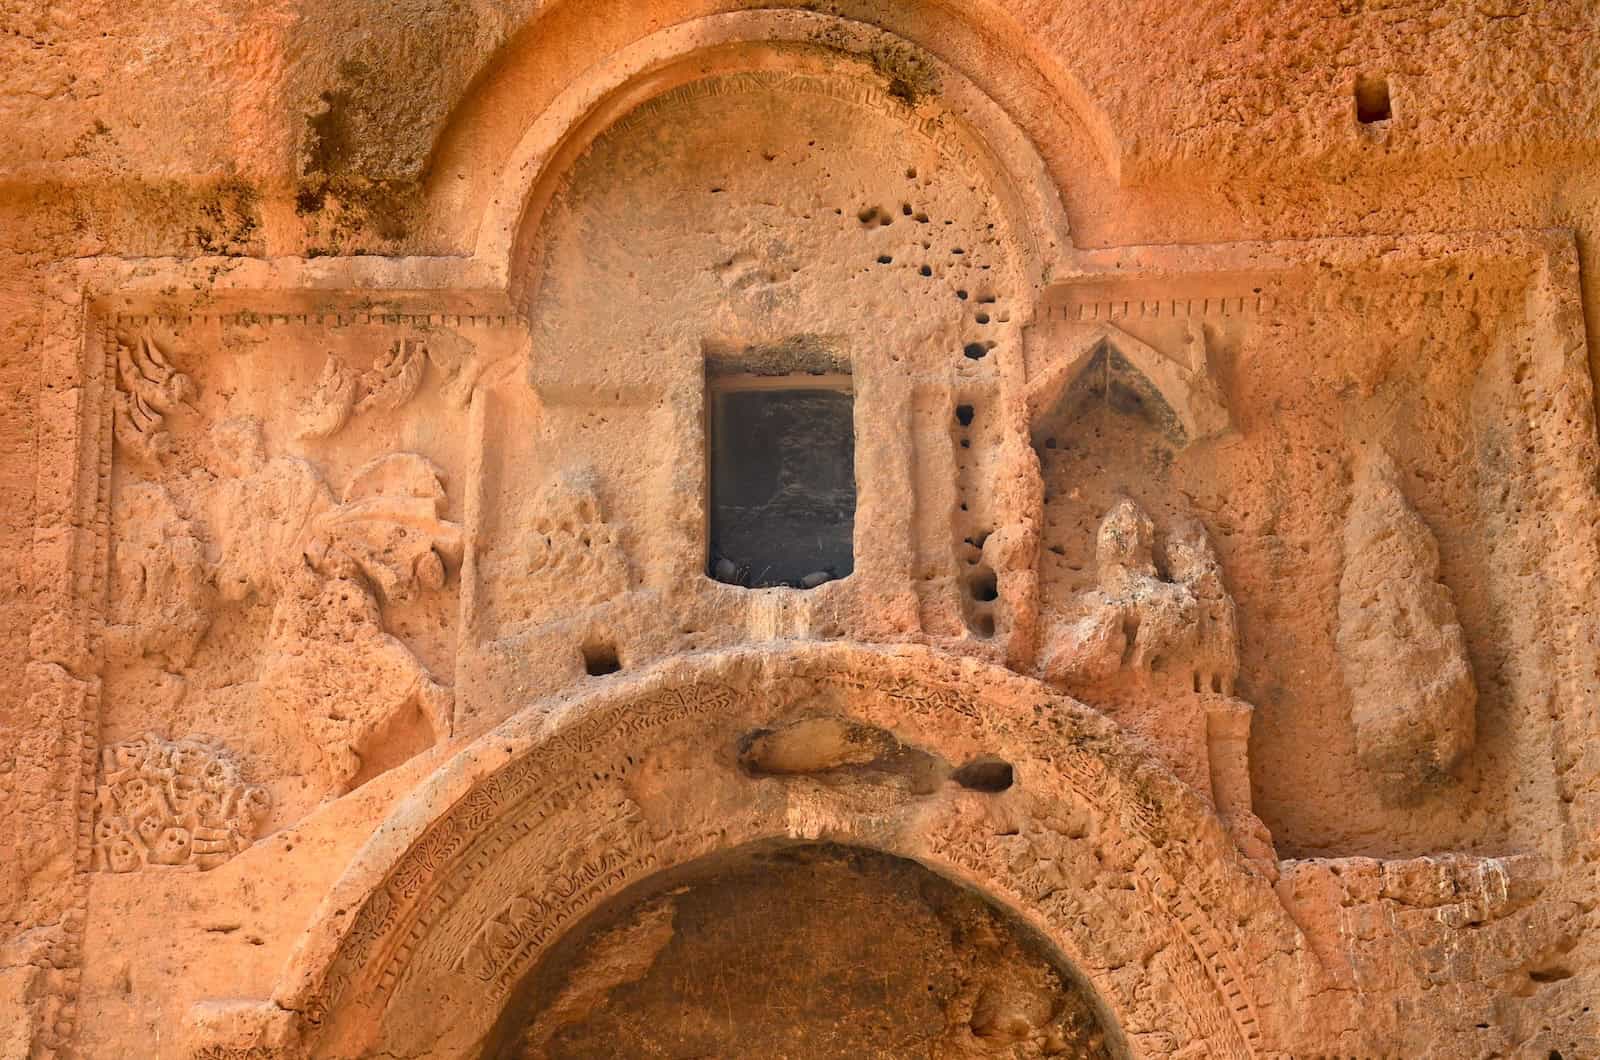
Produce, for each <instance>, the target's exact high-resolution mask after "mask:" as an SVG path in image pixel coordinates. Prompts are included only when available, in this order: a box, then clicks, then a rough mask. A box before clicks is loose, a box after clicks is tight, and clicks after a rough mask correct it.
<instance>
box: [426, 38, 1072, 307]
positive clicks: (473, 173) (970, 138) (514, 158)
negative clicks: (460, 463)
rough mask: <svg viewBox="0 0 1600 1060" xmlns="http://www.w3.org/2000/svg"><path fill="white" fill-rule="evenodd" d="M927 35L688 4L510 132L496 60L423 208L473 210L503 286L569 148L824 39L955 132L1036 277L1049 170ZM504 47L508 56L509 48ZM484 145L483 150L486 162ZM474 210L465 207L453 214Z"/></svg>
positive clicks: (938, 131)
mask: <svg viewBox="0 0 1600 1060" xmlns="http://www.w3.org/2000/svg"><path fill="white" fill-rule="evenodd" d="M934 43H935V42H934V41H922V40H920V39H918V40H913V39H910V38H907V37H902V36H899V35H897V34H896V33H894V32H891V31H889V30H886V29H883V28H880V27H878V26H876V25H872V24H868V23H866V22H858V21H853V20H851V19H848V18H841V17H838V16H834V15H825V14H820V13H817V12H814V11H802V10H790V9H781V8H763V9H758V10H749V11H730V12H723V13H716V14H705V15H702V16H701V17H691V18H686V19H685V20H684V21H682V22H678V23H675V24H670V25H668V26H666V27H665V28H661V29H658V30H655V31H654V32H651V33H648V34H646V35H644V36H642V37H640V38H638V39H636V40H633V41H631V42H629V43H627V44H625V45H623V46H621V47H619V48H618V49H616V50H615V51H612V52H610V53H608V54H606V55H604V56H603V57H601V58H600V59H599V60H598V61H597V62H594V63H593V64H592V65H590V66H588V67H587V68H586V69H585V70H584V71H583V72H582V73H581V75H579V76H576V77H574V78H573V79H572V80H571V81H570V82H569V83H568V84H566V85H565V86H564V87H563V88H562V90H561V91H560V92H559V93H556V94H555V95H554V96H553V97H552V98H550V99H548V100H547V101H545V103H544V105H542V106H540V107H538V108H536V109H535V110H534V111H533V112H532V114H531V116H529V117H527V118H526V119H525V122H526V124H524V125H523V126H522V127H520V128H518V129H516V130H515V132H514V138H511V137H513V132H512V130H510V129H509V128H507V127H505V124H504V120H503V117H499V116H496V115H495V114H494V112H495V111H496V110H499V111H502V112H503V111H506V110H508V109H509V110H516V109H517V108H518V106H519V105H520V101H519V100H517V99H513V98H509V97H510V96H512V95H515V93H516V87H515V86H516V85H517V83H518V78H517V77H516V76H514V74H513V73H512V72H510V71H506V72H504V73H503V74H502V76H500V77H496V78H487V79H485V81H484V84H483V86H482V87H481V88H480V91H479V96H480V97H481V98H475V99H474V100H473V101H471V102H470V103H469V104H467V105H465V106H464V107H463V108H462V113H461V114H459V115H458V116H457V119H456V120H455V122H454V123H453V124H452V126H451V128H450V129H449V130H447V132H446V134H445V135H444V136H443V138H442V140H441V146H440V148H439V149H438V152H437V157H436V159H435V164H434V166H433V175H432V177H431V178H430V188H431V189H432V190H431V192H430V206H429V210H428V212H429V213H430V215H432V216H433V218H434V224H436V225H438V226H441V227H442V228H461V227H462V226H463V224H471V226H472V227H473V229H474V234H473V235H472V236H471V237H470V238H471V253H472V256H473V258H474V260H475V261H476V262H477V263H478V264H479V265H480V266H481V267H482V268H484V269H485V270H487V273H488V274H489V275H492V276H493V277H494V280H493V281H492V282H494V283H496V284H505V285H507V286H510V287H513V288H514V287H515V286H516V283H517V281H518V278H517V277H515V276H513V272H514V266H513V264H512V263H513V261H514V260H515V257H516V248H517V246H518V245H519V243H520V242H521V241H523V240H524V239H525V238H526V234H527V233H526V230H527V229H528V228H529V227H530V220H531V221H534V222H536V221H537V218H538V217H539V214H540V212H541V210H542V209H543V205H544V203H545V202H547V201H548V198H549V196H550V194H551V193H552V192H553V190H554V189H555V187H556V186H557V185H558V184H559V181H560V179H561V176H562V174H563V173H564V172H565V171H566V170H567V168H568V167H569V166H570V164H571V161H572V159H573V158H575V157H576V156H577V155H578V154H580V153H581V152H582V151H583V150H584V148H585V147H586V146H587V145H588V144H589V143H590V142H591V141H592V140H593V138H594V137H595V136H597V135H598V134H599V133H601V132H603V131H604V130H605V129H606V128H608V127H610V126H611V125H612V124H613V123H614V122H616V121H617V120H618V119H620V118H622V117H623V116H625V115H626V114H628V113H629V112H630V111H632V110H634V109H636V108H638V107H639V106H640V105H641V104H642V103H645V102H646V101H648V100H650V99H652V98H654V97H658V96H660V95H663V94H665V93H667V92H670V91H672V90H673V89H675V88H678V87H681V86H683V85H685V84H688V83H690V82H693V81H696V80H703V79H704V78H706V77H708V76H714V75H717V74H724V75H725V74H732V73H738V72H741V71H763V72H766V73H768V74H771V73H774V72H777V71H783V70H790V71H794V72H803V71H805V70H806V69H807V67H808V66H814V65H815V64H814V63H813V64H808V63H807V62H806V61H805V60H804V58H803V57H802V53H803V52H804V51H805V50H808V49H810V50H816V49H825V50H826V51H827V52H829V53H830V55H831V63H830V65H831V69H830V70H829V71H828V75H829V76H830V77H831V78H832V79H834V80H836V81H839V82H841V83H850V84H854V85H856V86H858V88H857V90H858V91H859V92H860V93H861V94H862V96H863V98H865V96H866V95H868V94H871V93H873V92H876V93H878V94H880V95H882V94H883V93H884V92H885V91H887V92H888V93H889V94H891V95H894V96H895V97H896V98H903V100H904V102H905V107H904V110H905V117H906V120H907V121H908V122H910V123H912V124H915V125H916V126H917V127H918V128H919V129H920V130H922V131H924V132H928V133H930V134H933V135H936V136H940V137H945V138H948V139H950V140H951V141H952V142H957V141H958V142H959V147H960V149H961V150H963V151H964V152H966V153H967V154H968V155H969V156H970V158H971V159H972V160H973V161H975V162H977V163H978V164H979V165H980V166H982V167H983V168H984V170H985V171H986V173H985V175H986V177H987V178H988V179H989V181H990V183H991V185H992V186H993V187H995V188H996V189H997V192H998V195H999V198H1000V200H1001V206H1002V208H1003V210H1004V211H1005V212H1006V213H1007V214H1008V216H1009V219H1010V221H1011V227H1012V228H1013V229H1014V231H1016V232H1017V233H1018V234H1019V236H1020V237H1021V238H1022V239H1023V240H1024V241H1025V242H1026V243H1027V244H1028V246H1029V249H1030V251H1031V253H1030V254H1029V258H1030V261H1029V265H1030V269H1029V271H1030V273H1031V274H1032V277H1033V279H1034V281H1035V283H1036V284H1041V283H1042V282H1043V280H1044V278H1045V277H1046V276H1047V275H1048V273H1049V270H1050V268H1051V266H1052V265H1053V264H1054V263H1055V261H1056V260H1057V257H1058V256H1059V255H1060V254H1061V253H1062V252H1063V251H1065V250H1068V249H1069V248H1070V239H1069V236H1068V222H1067V217H1066V211H1065V209H1064V208H1063V206H1062V203H1061V198H1060V194H1059V191H1058V182H1057V181H1056V180H1055V179H1054V178H1053V177H1052V175H1051V173H1050V171H1049V168H1048V167H1047V165H1046V163H1045V160H1044V158H1043V157H1042V156H1041V154H1040V153H1039V151H1038V150H1037V148H1036V147H1035V145H1034V143H1033V142H1032V140H1030V138H1029V136H1028V135H1027V134H1025V133H1024V132H1023V131H1022V129H1021V127H1020V126H1019V125H1018V124H1017V122H1016V121H1015V120H1013V118H1012V116H1011V114H1010V113H1009V112H1008V111H1007V110H1006V109H1004V108H1003V107H1002V106H1000V105H999V104H998V103H997V102H996V101H995V100H994V99H993V98H991V96H990V95H988V94H987V93H986V92H984V91H983V90H982V89H981V88H979V87H978V86H977V85H976V84H974V83H973V81H972V80H970V79H969V78H968V77H967V76H966V75H965V74H964V73H962V72H961V70H959V69H958V68H957V67H955V66H954V65H951V64H950V63H948V62H946V61H945V60H943V59H942V58H940V57H939V56H938V54H937V50H936V49H935V48H934V47H933V44H934ZM502 61H503V63H506V64H511V65H515V64H516V62H517V59H516V56H515V55H511V56H507V57H505V58H504V59H503V60H502ZM528 61H531V60H528ZM908 68H914V69H915V70H916V71H917V72H918V76H919V78H921V79H923V80H921V81H920V82H919V84H918V86H917V90H918V93H917V95H916V96H914V97H913V96H912V95H910V94H909V93H905V92H904V91H903V89H904V82H903V79H902V77H901V73H902V71H904V70H906V69H908ZM924 90H925V91H924ZM491 101H493V105H492V106H491ZM486 157H488V158H491V159H494V164H492V165H490V166H488V167H485V165H484V162H485V159H486ZM485 181H487V182H489V183H488V185H487V186H484V185H483V182H485ZM474 210H476V211H478V216H477V219H476V220H475V221H474V222H465V221H464V219H463V218H464V215H466V214H468V213H470V212H472V211H474ZM452 218H455V220H452Z"/></svg>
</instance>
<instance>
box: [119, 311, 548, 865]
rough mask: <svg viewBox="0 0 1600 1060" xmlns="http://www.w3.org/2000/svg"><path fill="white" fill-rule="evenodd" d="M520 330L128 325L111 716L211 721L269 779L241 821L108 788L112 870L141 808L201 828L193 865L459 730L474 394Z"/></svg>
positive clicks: (253, 775)
mask: <svg viewBox="0 0 1600 1060" xmlns="http://www.w3.org/2000/svg"><path fill="white" fill-rule="evenodd" d="M521 334H522V329H521V328H520V326H518V324H517V322H516V320H515V319H514V318H508V317H504V316H499V315H486V314H478V315H472V314H463V315H459V316H458V315H450V316H448V317H447V316H444V315H440V314H432V315H429V314H416V313H395V314H389V315H382V314H372V313H370V312H339V311H327V312H321V313H262V312H259V311H257V310H254V309H249V310H241V311H239V312H232V313H216V314H207V315H198V314H196V315H186V316H183V317H154V316H144V315H136V314H127V315H123V316H121V317H119V318H117V319H116V320H115V321H114V323H113V324H112V326H111V327H110V329H109V333H108V345H109V346H110V349H109V351H108V356H109V357H110V359H111V363H112V364H113V365H114V367H115V376H116V382H117V397H116V402H115V413H114V439H115V444H114V453H113V461H112V481H111V509H110V522H111V545H110V549H109V551H110V556H109V562H110V568H111V579H110V587H109V589H110V591H109V600H108V604H107V607H108V624H107V639H106V646H107V655H108V660H109V665H108V667H107V670H106V674H105V680H106V689H107V695H106V705H105V708H104V711H103V715H102V719H101V725H102V732H103V733H104V737H105V739H107V740H108V741H112V742H115V741H117V740H123V739H127V738H130V737H132V736H133V734H136V733H143V732H145V731H146V730H149V729H154V730H156V731H157V732H162V733H168V734H171V735H172V737H174V738H187V736H188V735H191V734H198V733H213V734H216V735H218V736H220V737H222V738H223V739H225V740H226V742H227V744H228V748H229V751H228V754H229V757H228V758H227V759H226V770H227V771H228V772H229V773H230V775H232V774H238V775H240V776H242V777H245V778H248V781H249V783H250V784H253V785H256V787H251V788H249V789H248V790H249V791H251V792H257V793H259V794H256V795H252V796H251V800H252V801H251V802H250V807H251V811H250V813H248V814H246V815H245V816H244V817H243V818H240V820H239V821H238V822H234V823H231V824H228V825H227V826H226V827H224V825H223V824H222V823H220V820H212V818H213V817H216V814H208V813H206V812H196V813H194V814H190V815H189V816H191V817H194V818H195V819H194V820H187V818H185V817H184V813H183V812H182V811H180V810H179V809H178V808H177V807H173V806H171V805H170V803H171V798H170V796H168V797H165V799H166V801H165V802H161V800H159V799H158V800H156V801H157V802H158V803H161V809H160V811H159V812H156V811H155V810H148V809H139V808H135V809H129V808H128V806H126V805H125V804H126V803H129V802H139V801H140V799H138V798H133V797H132V796H128V795H126V794H125V793H124V787H125V785H126V783H135V784H137V785H138V786H139V787H140V790H141V791H143V790H144V789H146V788H148V787H151V784H150V782H149V778H141V779H139V780H136V781H128V782H120V781H119V782H117V783H111V784H109V786H108V787H106V788H104V789H103V791H104V795H103V798H102V802H103V803H104V806H103V810H102V815H101V818H100V819H101V821H102V824H101V825H100V826H99V827H101V828H102V830H104V831H105V832H106V835H105V836H104V837H102V839H103V842H102V845H101V848H100V849H102V850H103V851H104V854H103V858H104V859H107V860H108V861H109V860H114V861H115V862H116V865H115V866H114V867H116V868H117V870H118V871H122V870H123V868H124V863H125V862H127V861H128V859H129V857H130V856H131V855H130V854H129V853H127V849H128V843H126V842H123V841H122V840H119V839H118V838H117V836H120V835H123V834H124V833H126V834H127V835H128V836H130V837H133V838H134V839H138V838H140V837H141V833H140V832H139V829H140V827H141V826H143V827H147V828H154V827H155V825H153V824H149V825H143V824H142V823H143V822H151V821H158V822H159V823H160V824H161V827H162V828H164V829H166V831H164V832H163V833H162V835H163V836H169V837H170V835H171V834H175V833H174V832H173V830H174V829H187V831H188V832H190V833H192V834H193V836H194V837H195V839H194V842H195V843H196V844H197V845H196V846H195V848H194V849H195V854H194V859H195V861H196V862H197V863H198V862H201V861H204V860H206V859H207V858H214V857H215V853H216V852H214V851H212V850H211V848H210V847H209V846H208V847H205V848H204V851H202V849H201V846H200V845H198V844H202V843H213V844H215V843H222V845H223V847H227V848H228V849H229V850H232V849H233V848H234V847H233V846H230V845H229V844H234V845H236V843H237V836H238V835H241V834H243V831H242V830H248V831H250V832H251V833H252V834H254V833H255V832H259V831H261V830H270V829H272V828H276V827H280V826H282V825H283V824H285V823H287V822H290V821H293V820H294V819H296V818H297V817H299V816H301V815H302V814H304V813H305V812H307V811H308V810H309V809H311V808H312V807H314V806H315V805H316V803H317V802H318V801H319V800H322V799H324V798H330V797H334V796H337V795H339V794H341V793H342V792H344V791H346V790H348V789H349V788H350V787H351V786H352V785H353V784H355V783H358V782H361V781H363V780H365V779H368V778H370V777H371V776H374V775H376V774H377V773H379V772H382V771H383V770H385V769H387V768H390V767H392V766H394V765H396V764H398V763H399V762H401V761H404V760H405V758H407V757H409V756H410V755H411V754H414V753H416V752H417V751H420V750H423V749H425V748H427V747H428V746H430V745H431V744H434V743H436V742H438V741H440V740H443V739H446V738H448V736H449V735H450V733H451V732H452V730H453V726H454V723H455V696H454V691H453V686H454V683H455V674H454V666H455V659H456V650H455V648H456V638H457V633H458V630H459V628H460V619H459V613H460V607H461V592H460V585H461V579H462V572H463V567H464V565H465V564H466V562H467V547H466V541H467V533H466V530H465V528H464V526H463V521H464V517H465V514H466V511H467V506H468V504H469V495H468V491H467V489H466V483H467V479H468V471H469V468H471V467H474V466H476V461H477V453H476V451H475V449H474V447H473V446H472V445H471V444H469V442H468V441H467V439H468V423H469V420H470V418H471V412H470V405H471V402H472V400H473V393H474V392H475V390H476V389H477V388H478V387H480V386H481V385H483V384H484V382H485V379H486V377H488V378H493V377H495V376H496V374H497V373H498V374H501V375H503V374H505V373H506V372H507V371H508V366H509V364H510V362H511V361H513V360H515V359H516V356H517V351H518V348H519V341H520V340H519V336H520V335H521ZM146 739H150V740H153V739H159V738H157V737H148V738H146ZM177 746H179V747H180V748H181V747H183V746H187V745H186V744H184V743H183V742H182V739H180V741H179V744H178V745H177ZM178 757H182V756H181V754H180V755H178ZM219 761H221V760H219ZM218 768H222V767H221V766H219V767H218ZM178 775H180V776H181V775H183V774H182V772H181V771H180V773H179V774H178ZM219 797H220V796H219ZM140 798H143V796H140ZM218 812H219V813H220V812H222V811H218ZM223 816H224V817H226V813H224V814H223ZM168 818H171V819H170V820H168ZM229 820H231V819H229ZM230 829H231V831H230ZM213 832H216V833H218V834H219V835H221V834H222V833H224V832H226V833H228V834H229V835H232V836H234V837H235V838H233V839H229V838H218V839H216V840H211V839H205V840H202V839H201V838H199V837H200V836H201V834H202V833H205V834H206V835H210V834H211V833H213ZM112 833H116V834H115V835H113V834H112ZM97 834H98V833H97ZM143 838H144V839H145V840H146V841H147V842H146V846H150V845H149V842H148V840H149V839H150V837H143ZM97 841H98V840H97ZM169 845H170V844H169ZM164 849H165V848H160V850H164ZM221 849H222V848H221V847H219V848H218V851H220V850H221ZM167 853H170V852H167ZM141 856H142V857H143V858H144V860H145V862H146V863H162V864H167V863H184V862H185V860H186V859H183V858H177V861H176V862H174V860H173V858H169V857H167V854H166V853H162V852H160V851H159V850H158V848H157V847H150V849H149V851H148V852H147V853H145V854H143V855H141ZM174 857H176V854H174Z"/></svg>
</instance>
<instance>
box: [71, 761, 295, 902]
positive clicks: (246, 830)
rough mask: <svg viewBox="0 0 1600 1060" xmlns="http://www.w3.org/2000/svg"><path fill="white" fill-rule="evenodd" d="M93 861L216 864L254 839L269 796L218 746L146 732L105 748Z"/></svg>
mask: <svg viewBox="0 0 1600 1060" xmlns="http://www.w3.org/2000/svg"><path fill="white" fill-rule="evenodd" d="M101 758H102V776H101V780H100V786H99V789H98V790H97V791H96V793H95V809H96V821H95V828H94V839H95V867H96V868H97V869H99V870H100V871H102V872H135V871H137V870H139V869H143V868H195V869H200V870H204V869H213V868H216V867H217V866H218V865H221V864H222V863H223V862H225V861H227V860H228V859H229V858H231V857H233V855H235V854H237V853H239V852H240V851H242V850H244V849H245V848H246V847H248V846H249V845H250V844H251V843H252V842H254V841H255V838H256V836H257V834H259V832H260V829H261V826H262V824H263V823H264V822H265V821H266V817H267V814H268V812H269V811H270V810H271V809H272V798H271V796H270V795H269V794H268V793H267V789H265V788H262V787H257V786H255V785H251V784H246V783H244V782H243V781H242V780H241V779H240V776H239V768H238V766H236V765H235V764H234V762H233V759H232V757H231V756H229V754H228V753H227V751H226V750H225V749H224V748H222V747H221V746H220V745H217V744H213V743H207V742H204V741H202V740H197V739H184V740H179V741H177V742H176V743H174V742H171V741H168V740H163V739H162V738H161V737H159V736H157V735H156V734H155V733H146V734H145V735H143V736H140V737H135V738H134V739H131V740H124V741H122V742H121V743H119V744H115V745H113V746H111V747H107V748H104V749H103V750H102V752H101Z"/></svg>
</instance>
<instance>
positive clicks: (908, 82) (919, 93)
mask: <svg viewBox="0 0 1600 1060" xmlns="http://www.w3.org/2000/svg"><path fill="white" fill-rule="evenodd" d="M868 59H869V60H870V61H871V63H872V67H873V69H874V70H876V71H877V72H878V73H879V74H880V75H882V77H883V79H884V81H885V82H886V86H885V87H886V91H887V92H888V93H889V95H890V96H893V97H894V98H895V99H898V100H899V101H900V102H902V103H904V104H905V105H906V106H908V107H915V106H916V105H917V104H918V102H920V101H921V100H922V99H923V98H924V97H926V96H931V95H933V94H934V93H935V92H937V91H938V89H939V78H938V75H937V74H935V73H934V70H933V66H932V64H930V63H929V62H928V60H927V59H926V58H925V57H923V55H922V54H921V53H920V52H918V51H916V50H915V49H913V48H911V47H910V46H909V45H904V44H896V45H888V44H885V45H880V46H878V47H876V48H874V49H872V52H871V54H870V55H869V56H868Z"/></svg>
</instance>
